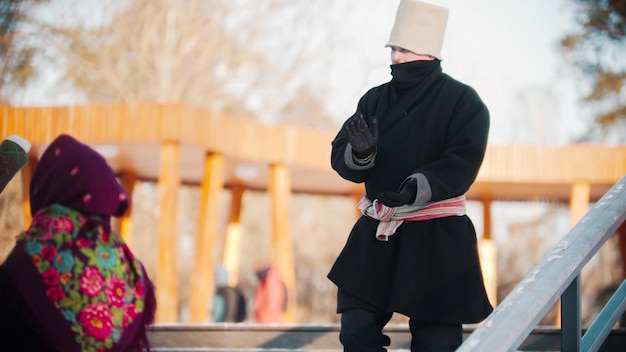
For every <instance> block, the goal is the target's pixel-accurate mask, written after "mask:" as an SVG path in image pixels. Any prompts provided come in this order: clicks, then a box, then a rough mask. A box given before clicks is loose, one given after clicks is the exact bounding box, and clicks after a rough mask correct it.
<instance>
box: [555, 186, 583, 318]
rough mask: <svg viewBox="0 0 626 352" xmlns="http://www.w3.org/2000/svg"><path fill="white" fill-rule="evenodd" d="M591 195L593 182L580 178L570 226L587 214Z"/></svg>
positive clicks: (558, 315) (558, 312)
mask: <svg viewBox="0 0 626 352" xmlns="http://www.w3.org/2000/svg"><path fill="white" fill-rule="evenodd" d="M590 195H591V184H590V183H589V181H586V180H578V181H576V182H574V184H573V185H572V193H571V196H570V202H569V210H570V227H574V225H576V223H577V222H578V221H579V220H580V219H582V217H583V216H585V213H586V212H587V209H588V208H589V199H590ZM560 306H561V300H560V299H559V300H558V302H557V310H556V322H555V325H556V326H561V309H560Z"/></svg>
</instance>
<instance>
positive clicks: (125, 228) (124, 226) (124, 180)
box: [117, 172, 137, 247]
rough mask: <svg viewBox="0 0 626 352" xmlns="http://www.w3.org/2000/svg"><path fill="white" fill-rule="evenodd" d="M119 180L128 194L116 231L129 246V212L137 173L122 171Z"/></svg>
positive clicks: (130, 212)
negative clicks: (124, 210) (126, 204)
mask: <svg viewBox="0 0 626 352" xmlns="http://www.w3.org/2000/svg"><path fill="white" fill-rule="evenodd" d="M119 180H120V183H121V184H122V187H124V189H125V190H126V193H127V194H128V200H129V206H128V209H126V212H125V213H124V215H122V217H121V219H120V220H119V229H117V231H118V233H119V234H120V235H121V236H122V239H123V240H124V242H126V244H128V246H129V247H130V243H129V242H130V240H131V239H130V236H131V233H132V222H131V214H132V207H133V192H134V190H135V183H136V182H137V174H135V173H134V172H123V173H121V174H120V175H119Z"/></svg>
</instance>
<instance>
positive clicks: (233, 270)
mask: <svg viewBox="0 0 626 352" xmlns="http://www.w3.org/2000/svg"><path fill="white" fill-rule="evenodd" d="M244 190H245V188H244V187H243V186H241V185H235V186H233V188H232V190H231V201H230V215H229V220H228V227H227V229H226V239H225V241H224V251H223V258H222V266H223V267H224V268H225V269H226V271H227V272H228V285H229V286H231V287H236V286H237V285H239V261H240V260H239V258H240V255H239V254H240V253H239V251H240V243H241V208H242V201H243V193H244Z"/></svg>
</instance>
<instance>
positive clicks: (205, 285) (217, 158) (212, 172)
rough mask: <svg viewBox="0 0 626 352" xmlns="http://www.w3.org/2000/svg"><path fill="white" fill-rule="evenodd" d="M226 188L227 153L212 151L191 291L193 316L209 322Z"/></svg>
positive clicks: (207, 163)
mask: <svg viewBox="0 0 626 352" xmlns="http://www.w3.org/2000/svg"><path fill="white" fill-rule="evenodd" d="M223 188H224V156H223V155H222V154H217V153H208V154H207V155H206V156H205V161H204V176H203V179H202V190H201V192H202V195H201V198H200V219H199V221H198V233H197V235H196V246H195V250H196V252H195V255H194V266H193V268H192V275H191V284H190V291H189V320H190V322H192V323H202V322H206V321H207V319H208V318H209V317H210V316H211V304H212V301H213V292H214V291H215V289H214V288H215V268H214V266H215V265H214V261H213V252H214V247H215V239H216V237H217V225H218V215H219V208H220V207H219V199H220V192H221V191H222V189H223Z"/></svg>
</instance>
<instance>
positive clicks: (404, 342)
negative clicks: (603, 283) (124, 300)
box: [149, 323, 626, 352]
mask: <svg viewBox="0 0 626 352" xmlns="http://www.w3.org/2000/svg"><path fill="white" fill-rule="evenodd" d="M463 330H464V331H463V334H464V337H467V336H469V334H471V333H472V331H474V327H472V326H467V327H464V329H463ZM384 331H385V334H386V335H388V336H389V337H390V338H391V345H390V346H389V348H388V351H389V352H405V351H409V346H410V342H411V335H410V333H409V331H408V325H406V324H398V325H390V326H387V327H385V330H384ZM149 339H150V343H151V344H152V349H153V350H154V351H155V352H192V351H193V352H218V351H222V352H223V351H232V352H285V351H295V352H320V351H341V350H342V348H341V344H340V343H339V325H336V324H328V325H311V324H306V325H297V324H293V325H292V324H268V325H260V324H248V323H237V324H230V323H224V324H157V325H156V326H154V327H153V328H152V330H151V331H150V332H149ZM560 339H561V335H560V330H559V329H556V328H554V327H538V328H536V329H534V330H533V331H532V333H531V334H530V335H529V336H528V337H527V338H526V340H525V341H524V342H523V343H522V345H521V346H520V347H519V348H518V350H519V351H524V352H531V351H542V352H546V351H560V350H561V348H560V343H561V342H560ZM624 351H626V328H619V329H614V330H613V331H612V332H611V334H610V335H609V337H608V338H607V340H606V341H605V343H604V345H603V346H602V348H601V349H600V352H624Z"/></svg>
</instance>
